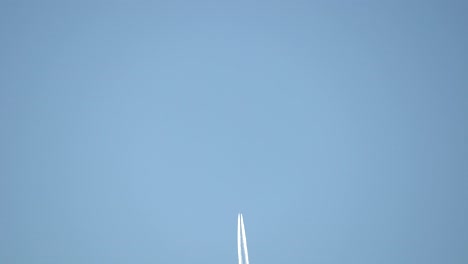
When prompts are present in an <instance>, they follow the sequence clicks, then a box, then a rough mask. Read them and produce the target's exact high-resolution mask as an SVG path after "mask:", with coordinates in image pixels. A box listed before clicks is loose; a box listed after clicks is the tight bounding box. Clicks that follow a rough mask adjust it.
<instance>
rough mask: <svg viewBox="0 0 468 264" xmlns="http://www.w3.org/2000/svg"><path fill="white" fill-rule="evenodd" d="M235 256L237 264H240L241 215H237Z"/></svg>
mask: <svg viewBox="0 0 468 264" xmlns="http://www.w3.org/2000/svg"><path fill="white" fill-rule="evenodd" d="M237 256H238V257H239V264H242V249H241V215H240V214H238V215H237Z"/></svg>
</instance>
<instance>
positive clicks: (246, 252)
mask: <svg viewBox="0 0 468 264" xmlns="http://www.w3.org/2000/svg"><path fill="white" fill-rule="evenodd" d="M240 221H241V226H242V239H243V241H242V242H244V255H245V264H249V252H248V251H247V237H246V236H245V226H244V218H243V217H242V214H240ZM239 264H242V263H239Z"/></svg>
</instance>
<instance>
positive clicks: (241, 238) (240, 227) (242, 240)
mask: <svg viewBox="0 0 468 264" xmlns="http://www.w3.org/2000/svg"><path fill="white" fill-rule="evenodd" d="M241 244H242V245H243V246H244V247H243V248H242V246H241ZM242 249H244V259H245V264H249V252H248V251H247V237H246V236H245V227H244V218H243V217H242V214H238V215H237V256H238V257H239V264H242Z"/></svg>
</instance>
